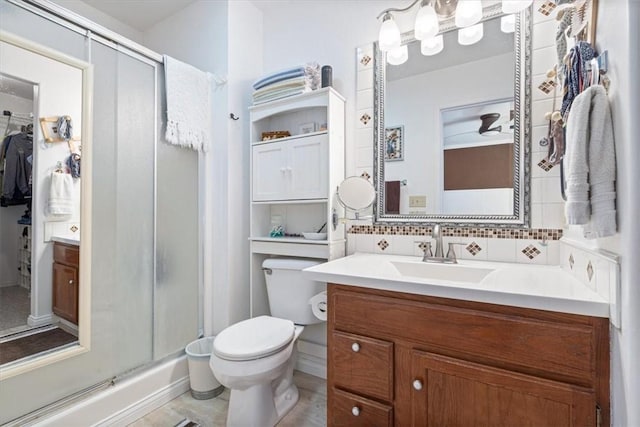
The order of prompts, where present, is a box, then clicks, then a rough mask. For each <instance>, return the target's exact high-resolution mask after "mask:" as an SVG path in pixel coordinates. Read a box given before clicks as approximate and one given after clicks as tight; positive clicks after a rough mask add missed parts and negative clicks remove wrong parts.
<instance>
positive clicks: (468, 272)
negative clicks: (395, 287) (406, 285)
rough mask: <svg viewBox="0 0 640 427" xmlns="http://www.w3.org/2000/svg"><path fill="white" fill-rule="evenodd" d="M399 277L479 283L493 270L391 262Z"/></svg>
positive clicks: (464, 266) (456, 265)
mask: <svg viewBox="0 0 640 427" xmlns="http://www.w3.org/2000/svg"><path fill="white" fill-rule="evenodd" d="M391 265H393V266H394V267H395V269H396V270H398V273H400V275H401V276H409V277H419V278H421V279H432V280H448V281H452V282H467V283H479V282H481V281H482V279H484V278H485V277H486V276H487V275H488V274H489V273H491V272H492V271H494V269H493V268H483V267H475V266H474V267H471V266H467V265H460V264H433V263H426V262H405V261H391Z"/></svg>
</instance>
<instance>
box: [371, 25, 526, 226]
mask: <svg viewBox="0 0 640 427" xmlns="http://www.w3.org/2000/svg"><path fill="white" fill-rule="evenodd" d="M527 14H528V13H527ZM522 16H525V15H524V14H523V15H522ZM527 16H528V15H527ZM527 19H529V18H528V17H527ZM518 21H520V18H518ZM516 29H518V30H519V31H516V32H515V33H513V32H504V31H503V30H502V29H501V16H494V17H492V18H490V19H486V20H485V21H484V36H483V37H482V39H481V40H480V41H478V42H476V43H474V44H472V45H463V44H461V43H460V42H459V40H458V31H448V32H445V33H444V34H443V40H444V48H443V49H442V50H441V51H438V52H436V53H435V54H431V53H430V52H426V53H425V50H424V48H422V49H421V44H420V41H418V40H415V39H413V37H411V36H407V35H405V37H404V43H405V44H406V45H407V47H408V60H407V61H406V62H404V63H402V64H400V65H391V64H390V63H389V62H388V61H387V60H386V59H387V58H385V56H386V55H384V54H383V53H381V52H380V51H379V50H377V51H376V59H377V65H376V68H375V73H376V74H375V81H376V84H375V90H376V96H375V100H376V107H377V109H378V114H376V115H375V116H376V119H377V120H378V121H377V123H376V126H375V129H376V133H377V140H376V165H377V170H376V187H377V190H378V193H379V195H380V197H379V201H378V203H377V204H376V219H377V220H378V221H381V222H385V221H392V222H398V221H400V222H434V221H438V222H454V223H456V222H458V223H467V222H470V223H473V222H476V223H477V222H481V223H510V224H517V225H525V222H526V218H525V213H524V210H525V206H524V200H525V197H524V191H525V188H526V187H527V186H526V185H523V182H524V180H526V179H527V178H526V177H525V176H524V175H522V176H520V173H523V172H524V170H525V168H524V167H523V165H524V164H525V160H526V159H525V157H524V151H525V150H521V149H520V141H521V140H522V139H523V138H524V137H525V134H527V135H528V131H527V132H525V126H524V124H523V121H522V120H520V116H521V114H522V111H524V108H525V105H526V104H527V102H528V101H527V100H525V99H524V97H522V98H523V99H522V101H524V102H521V94H522V95H524V92H523V85H521V84H520V82H521V80H523V79H524V78H525V74H523V73H522V72H521V71H526V67H523V66H522V61H524V60H525V58H524V57H523V56H524V55H522V54H521V50H522V47H523V46H525V45H526V46H528V45H529V44H530V40H528V39H527V40H526V41H523V38H524V35H525V31H524V25H521V24H520V22H517V25H516ZM376 48H377V46H376ZM391 62H393V61H391ZM523 68H524V69H525V70H523ZM526 72H528V71H526ZM518 73H520V74H518ZM444 82H447V83H446V84H445V83H444ZM449 82H455V83H453V84H451V83H449ZM523 104H524V105H523ZM527 108H528V107H527ZM521 110H522V111H521ZM525 142H526V141H525Z"/></svg>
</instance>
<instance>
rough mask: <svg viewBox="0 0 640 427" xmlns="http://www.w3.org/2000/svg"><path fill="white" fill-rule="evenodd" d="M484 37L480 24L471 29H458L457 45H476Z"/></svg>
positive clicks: (482, 27)
mask: <svg viewBox="0 0 640 427" xmlns="http://www.w3.org/2000/svg"><path fill="white" fill-rule="evenodd" d="M483 35H484V26H483V25H482V22H481V23H479V24H476V25H473V26H471V27H467V28H460V29H459V30H458V43H460V44H461V45H464V46H468V45H471V44H474V43H477V42H478V41H480V39H482V36H483Z"/></svg>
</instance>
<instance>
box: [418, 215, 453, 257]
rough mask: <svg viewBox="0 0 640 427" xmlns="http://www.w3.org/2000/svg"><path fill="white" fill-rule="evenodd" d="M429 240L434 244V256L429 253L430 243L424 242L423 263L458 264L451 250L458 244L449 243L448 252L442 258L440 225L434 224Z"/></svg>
mask: <svg viewBox="0 0 640 427" xmlns="http://www.w3.org/2000/svg"><path fill="white" fill-rule="evenodd" d="M431 238H433V240H434V241H435V242H436V249H435V254H432V253H431V242H424V244H425V246H424V249H423V251H424V256H423V257H422V261H423V262H441V263H447V264H456V263H457V262H458V260H457V258H456V253H455V251H454V250H453V247H454V246H455V245H459V244H460V243H453V242H451V243H449V250H448V251H447V256H446V257H445V256H444V248H443V243H442V234H441V231H440V224H435V225H434V226H433V232H432V233H431Z"/></svg>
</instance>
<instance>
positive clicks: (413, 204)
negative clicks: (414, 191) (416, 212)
mask: <svg viewBox="0 0 640 427" xmlns="http://www.w3.org/2000/svg"><path fill="white" fill-rule="evenodd" d="M409 207H410V208H426V207H427V196H409Z"/></svg>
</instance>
